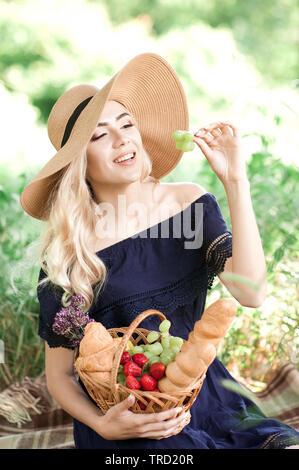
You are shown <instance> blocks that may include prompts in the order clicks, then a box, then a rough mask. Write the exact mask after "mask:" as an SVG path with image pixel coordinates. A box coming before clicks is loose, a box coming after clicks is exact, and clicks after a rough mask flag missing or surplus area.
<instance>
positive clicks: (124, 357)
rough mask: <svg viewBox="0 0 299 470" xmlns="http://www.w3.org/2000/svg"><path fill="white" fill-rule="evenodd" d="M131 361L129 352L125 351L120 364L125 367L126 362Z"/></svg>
mask: <svg viewBox="0 0 299 470" xmlns="http://www.w3.org/2000/svg"><path fill="white" fill-rule="evenodd" d="M130 360H131V356H130V353H129V352H128V351H124V352H123V353H122V356H121V360H120V364H121V365H123V364H125V363H126V362H129V361H130Z"/></svg>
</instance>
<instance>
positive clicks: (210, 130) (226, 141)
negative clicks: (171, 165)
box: [193, 121, 247, 184]
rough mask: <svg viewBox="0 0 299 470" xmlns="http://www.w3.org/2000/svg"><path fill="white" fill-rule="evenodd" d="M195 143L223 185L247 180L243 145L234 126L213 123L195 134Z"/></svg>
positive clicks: (225, 122)
mask: <svg viewBox="0 0 299 470" xmlns="http://www.w3.org/2000/svg"><path fill="white" fill-rule="evenodd" d="M193 141H194V142H195V143H196V144H197V145H198V147H199V148H200V149H201V151H202V152H203V154H204V156H205V157H206V159H207V160H208V162H209V164H210V166H211V168H212V170H213V171H214V173H216V175H217V176H218V178H219V179H220V181H221V182H222V183H223V184H226V183H230V182H233V181H240V180H244V179H246V180H247V175H246V163H245V159H244V155H245V152H244V148H243V143H242V139H241V136H240V131H239V129H238V128H237V127H236V126H235V125H234V124H232V123H231V122H229V121H217V122H213V123H211V124H210V125H209V126H208V127H202V128H201V129H199V130H198V131H197V132H195V134H194V139H193Z"/></svg>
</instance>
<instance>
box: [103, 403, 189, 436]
mask: <svg viewBox="0 0 299 470" xmlns="http://www.w3.org/2000/svg"><path fill="white" fill-rule="evenodd" d="M134 399H135V397H134ZM133 403H134V400H132V401H130V400H129V397H128V398H126V399H125V400H123V401H122V402H121V403H118V404H117V405H114V406H112V407H111V408H110V409H109V410H108V411H107V413H106V414H105V415H103V417H101V419H100V422H99V429H98V430H96V431H97V432H98V434H100V435H101V436H102V437H103V438H104V439H107V440H124V439H136V438H146V439H156V440H160V439H164V438H166V437H170V436H174V435H175V434H178V433H179V432H181V430H182V429H183V428H184V427H185V426H186V425H187V424H188V423H189V422H190V417H191V415H190V412H189V411H187V412H186V413H182V412H181V413H179V412H178V410H177V408H172V409H171V410H167V411H161V412H160V413H148V414H138V413H133V412H132V411H130V410H129V408H130V407H131V406H132V405H133Z"/></svg>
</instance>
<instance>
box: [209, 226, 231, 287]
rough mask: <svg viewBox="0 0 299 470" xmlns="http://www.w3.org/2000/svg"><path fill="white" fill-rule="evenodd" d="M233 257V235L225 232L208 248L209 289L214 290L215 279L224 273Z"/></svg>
mask: <svg viewBox="0 0 299 470" xmlns="http://www.w3.org/2000/svg"><path fill="white" fill-rule="evenodd" d="M231 256H232V234H231V233H230V232H225V233H222V234H221V235H219V237H217V238H216V239H215V240H214V241H213V242H212V243H211V244H210V245H209V247H208V249H207V252H206V264H207V269H208V289H211V288H212V285H213V282H214V278H215V277H216V276H217V275H218V274H219V273H221V272H222V271H224V266H225V262H226V260H227V258H230V257H231Z"/></svg>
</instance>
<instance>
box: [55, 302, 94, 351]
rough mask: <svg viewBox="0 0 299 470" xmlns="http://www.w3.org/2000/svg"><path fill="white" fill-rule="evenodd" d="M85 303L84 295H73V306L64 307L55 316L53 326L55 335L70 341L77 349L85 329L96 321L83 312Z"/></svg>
mask: <svg viewBox="0 0 299 470" xmlns="http://www.w3.org/2000/svg"><path fill="white" fill-rule="evenodd" d="M84 304H85V301H84V298H83V296H82V295H73V296H72V298H71V304H70V305H69V306H68V307H63V308H62V309H61V310H60V312H57V313H56V315H55V320H54V323H53V326H52V330H53V331H54V333H56V334H58V335H62V336H65V337H66V338H67V339H69V340H70V343H71V345H72V346H75V347H77V346H78V345H79V343H80V341H81V339H82V338H83V336H84V329H85V327H86V325H87V324H88V323H90V322H93V321H95V320H94V319H93V318H89V316H88V312H86V313H85V312H83V310H82V307H83V306H84Z"/></svg>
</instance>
